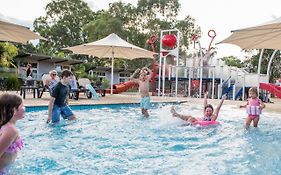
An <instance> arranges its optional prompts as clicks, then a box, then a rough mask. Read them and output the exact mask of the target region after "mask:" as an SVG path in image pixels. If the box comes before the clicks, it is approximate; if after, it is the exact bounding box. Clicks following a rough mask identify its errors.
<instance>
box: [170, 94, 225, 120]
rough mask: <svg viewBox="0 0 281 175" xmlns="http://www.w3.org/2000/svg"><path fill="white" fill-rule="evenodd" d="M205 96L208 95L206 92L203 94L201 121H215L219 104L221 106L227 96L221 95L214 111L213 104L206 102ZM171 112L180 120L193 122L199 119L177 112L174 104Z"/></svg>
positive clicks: (219, 107)
mask: <svg viewBox="0 0 281 175" xmlns="http://www.w3.org/2000/svg"><path fill="white" fill-rule="evenodd" d="M207 96H208V92H206V93H205V95H204V111H203V112H204V115H203V117H202V118H201V120H203V121H216V120H217V118H218V115H219V111H220V109H221V106H222V104H223V102H224V100H225V99H226V98H227V96H226V95H223V96H222V99H221V101H220V103H219V105H218V106H217V108H216V109H215V111H214V108H213V106H212V105H211V104H208V103H207ZM171 113H172V115H173V117H178V118H180V119H182V120H185V121H187V122H188V123H189V124H193V123H194V122H196V121H198V120H199V119H197V118H195V117H193V116H191V115H182V114H179V113H177V112H176V110H175V108H174V106H172V108H171Z"/></svg>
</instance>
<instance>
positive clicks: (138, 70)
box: [129, 68, 141, 81]
mask: <svg viewBox="0 0 281 175" xmlns="http://www.w3.org/2000/svg"><path fill="white" fill-rule="evenodd" d="M140 71H141V70H140V68H137V69H136V70H135V72H134V73H133V74H132V75H131V76H130V78H129V80H131V81H137V78H135V76H136V75H137V74H138V73H139V72H140Z"/></svg>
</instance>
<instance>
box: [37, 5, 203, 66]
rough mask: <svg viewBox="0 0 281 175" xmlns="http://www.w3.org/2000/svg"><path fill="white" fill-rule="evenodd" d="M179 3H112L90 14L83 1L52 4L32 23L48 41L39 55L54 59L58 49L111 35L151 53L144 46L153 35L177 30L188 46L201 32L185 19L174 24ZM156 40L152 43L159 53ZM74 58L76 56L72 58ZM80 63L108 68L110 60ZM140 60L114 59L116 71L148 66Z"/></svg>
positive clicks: (146, 45) (191, 21) (44, 43)
mask: <svg viewBox="0 0 281 175" xmlns="http://www.w3.org/2000/svg"><path fill="white" fill-rule="evenodd" d="M179 10H180V3H179V1H178V0H139V1H138V5H137V7H134V6H133V5H132V4H130V3H128V4H125V3H122V2H121V1H119V2H114V3H110V4H109V9H108V10H100V11H97V12H93V11H91V9H90V8H89V6H88V5H87V4H86V3H85V2H83V1H82V0H53V1H51V2H50V3H49V4H48V5H47V6H46V15H45V16H41V17H39V18H37V19H36V20H35V22H34V28H35V31H36V32H39V33H40V35H41V36H43V37H45V38H47V39H48V41H43V42H40V44H39V45H38V50H39V52H41V53H45V54H48V55H53V54H55V53H57V52H58V50H59V49H60V48H64V47H68V46H74V45H78V44H82V43H86V42H92V41H96V40H98V39H101V38H103V37H105V36H107V35H109V34H111V33H116V34H118V35H119V36H120V37H121V38H123V39H125V40H126V41H128V42H130V43H132V44H134V45H137V46H139V47H142V48H145V49H148V50H151V46H150V45H149V44H148V43H147V41H148V39H149V37H150V36H151V35H152V34H156V35H158V34H160V31H161V30H163V29H172V28H178V29H179V30H180V31H181V33H182V35H183V37H182V41H181V43H182V44H183V45H186V47H180V48H184V49H187V46H188V45H189V44H190V43H191V38H192V35H193V34H194V33H196V34H197V36H200V33H201V31H200V28H199V27H198V26H197V25H196V24H195V20H194V19H193V18H192V17H190V16H186V17H185V18H184V19H183V20H177V15H178V11H179ZM159 40H160V39H158V41H157V42H156V43H155V46H156V52H159V45H160V44H159ZM74 57H77V56H74ZM77 58H79V59H88V60H89V62H90V61H93V64H94V65H95V66H111V61H110V60H109V59H95V58H91V57H89V56H83V57H81V56H79V57H77ZM149 62H151V61H150V60H147V61H146V63H144V62H143V61H142V60H141V61H139V60H133V61H128V60H121V59H118V58H117V59H115V65H114V66H116V67H128V68H131V67H130V65H132V66H133V67H141V66H143V65H144V64H145V65H147V64H148V63H149Z"/></svg>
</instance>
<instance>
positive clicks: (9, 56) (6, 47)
mask: <svg viewBox="0 0 281 175" xmlns="http://www.w3.org/2000/svg"><path fill="white" fill-rule="evenodd" d="M17 55H18V49H17V48H16V47H15V46H14V45H13V44H10V43H8V42H0V59H1V61H0V67H16V65H15V64H14V63H13V58H14V57H15V56H17Z"/></svg>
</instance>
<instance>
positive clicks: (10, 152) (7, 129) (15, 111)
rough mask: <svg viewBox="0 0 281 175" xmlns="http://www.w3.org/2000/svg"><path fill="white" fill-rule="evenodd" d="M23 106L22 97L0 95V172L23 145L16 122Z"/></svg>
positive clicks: (15, 156)
mask: <svg viewBox="0 0 281 175" xmlns="http://www.w3.org/2000/svg"><path fill="white" fill-rule="evenodd" d="M24 113H25V107H24V105H23V101H22V98H21V97H20V96H18V95H15V94H8V93H5V94H2V95H1V96H0V174H5V168H6V167H7V166H8V165H10V164H11V163H13V162H14V161H15V159H16V158H17V152H18V151H19V150H20V149H21V148H22V147H23V143H22V139H21V138H20V136H19V131H18V130H17V128H16V122H17V121H18V120H20V119H22V118H24Z"/></svg>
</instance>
